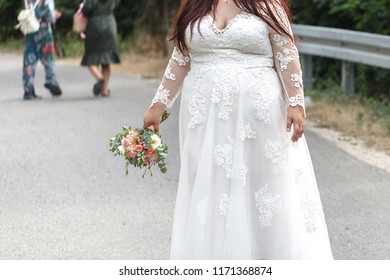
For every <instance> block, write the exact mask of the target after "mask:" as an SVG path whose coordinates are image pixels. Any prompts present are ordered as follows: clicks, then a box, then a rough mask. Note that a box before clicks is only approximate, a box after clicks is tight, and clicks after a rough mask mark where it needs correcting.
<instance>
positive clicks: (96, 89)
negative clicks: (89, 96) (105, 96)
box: [92, 79, 104, 96]
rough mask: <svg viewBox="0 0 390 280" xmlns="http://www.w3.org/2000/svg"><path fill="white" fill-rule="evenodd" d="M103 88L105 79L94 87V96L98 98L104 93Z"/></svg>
mask: <svg viewBox="0 0 390 280" xmlns="http://www.w3.org/2000/svg"><path fill="white" fill-rule="evenodd" d="M103 86H104V80H103V79H101V80H99V81H97V83H96V84H94V85H93V90H92V91H93V95H95V96H98V95H99V94H100V93H101V92H102V89H103Z"/></svg>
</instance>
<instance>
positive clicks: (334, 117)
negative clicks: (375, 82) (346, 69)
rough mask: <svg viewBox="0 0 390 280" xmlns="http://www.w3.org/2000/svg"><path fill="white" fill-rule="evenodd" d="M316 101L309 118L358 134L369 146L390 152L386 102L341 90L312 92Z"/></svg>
mask: <svg viewBox="0 0 390 280" xmlns="http://www.w3.org/2000/svg"><path fill="white" fill-rule="evenodd" d="M310 95H311V97H312V98H313V100H314V102H313V104H312V105H311V106H310V107H309V108H308V110H307V112H308V114H307V116H308V119H310V120H312V121H314V122H316V123H317V124H318V126H322V127H327V128H331V129H334V130H336V131H339V132H341V133H342V134H343V135H344V136H346V137H356V138H358V139H360V140H362V141H363V142H364V143H365V145H366V146H368V147H372V148H375V149H376V150H380V151H386V152H390V108H389V106H388V105H386V104H384V103H379V102H377V101H374V100H371V99H368V100H361V99H358V98H346V97H345V96H344V95H342V94H341V93H339V94H337V91H336V92H333V93H332V94H329V93H328V94H326V93H318V92H317V93H315V92H311V93H310Z"/></svg>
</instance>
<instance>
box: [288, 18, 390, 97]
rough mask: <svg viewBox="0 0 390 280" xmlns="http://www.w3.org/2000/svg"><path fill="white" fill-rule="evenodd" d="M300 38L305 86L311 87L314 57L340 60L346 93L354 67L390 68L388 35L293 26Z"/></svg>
mask: <svg viewBox="0 0 390 280" xmlns="http://www.w3.org/2000/svg"><path fill="white" fill-rule="evenodd" d="M294 32H295V34H296V35H297V36H298V37H299V39H300V42H298V49H299V51H300V53H301V54H303V56H302V58H303V72H304V77H305V86H306V87H307V88H311V87H312V84H313V62H312V58H313V56H322V57H328V58H333V59H338V60H341V61H342V62H343V63H342V88H343V91H344V92H345V93H347V94H352V93H353V92H354V89H355V87H354V85H355V76H354V64H355V63H363V64H366V65H371V66H376V67H381V68H386V69H390V36H385V35H378V34H371V33H365V32H358V31H352V30H345V29H338V28H329V27H318V26H309V25H300V24H295V25H294Z"/></svg>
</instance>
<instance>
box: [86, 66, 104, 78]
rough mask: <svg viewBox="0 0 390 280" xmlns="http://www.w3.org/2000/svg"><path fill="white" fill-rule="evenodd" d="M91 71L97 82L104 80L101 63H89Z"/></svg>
mask: <svg viewBox="0 0 390 280" xmlns="http://www.w3.org/2000/svg"><path fill="white" fill-rule="evenodd" d="M88 69H89V72H91V74H92V76H93V77H94V78H95V80H96V82H98V81H99V80H103V76H102V73H101V72H100V69H99V65H88Z"/></svg>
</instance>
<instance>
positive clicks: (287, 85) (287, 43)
mask: <svg viewBox="0 0 390 280" xmlns="http://www.w3.org/2000/svg"><path fill="white" fill-rule="evenodd" d="M275 8H276V9H275V11H274V13H275V16H276V17H277V19H278V20H279V22H280V23H281V24H282V25H283V26H284V27H285V29H286V30H288V31H289V34H290V36H291V37H292V38H294V34H293V31H292V27H291V23H290V22H289V20H288V17H287V15H286V13H285V11H284V9H283V7H282V6H281V5H279V4H278V2H277V1H275ZM269 36H270V41H271V45H272V50H273V54H274V62H275V63H274V64H275V69H276V71H277V73H278V76H279V79H280V81H281V84H282V86H283V91H284V93H285V94H286V98H287V100H288V102H289V105H290V106H289V108H288V116H287V118H288V119H287V130H288V131H290V130H291V126H292V125H294V134H293V136H292V140H293V141H294V142H296V141H298V139H299V138H300V137H301V136H302V134H303V130H304V118H305V103H304V92H303V82H302V70H301V64H300V61H299V53H298V49H297V46H296V44H295V41H294V40H293V39H291V38H290V37H289V36H287V35H285V34H281V33H279V32H278V31H276V30H273V29H272V28H271V31H270V34H269Z"/></svg>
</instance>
